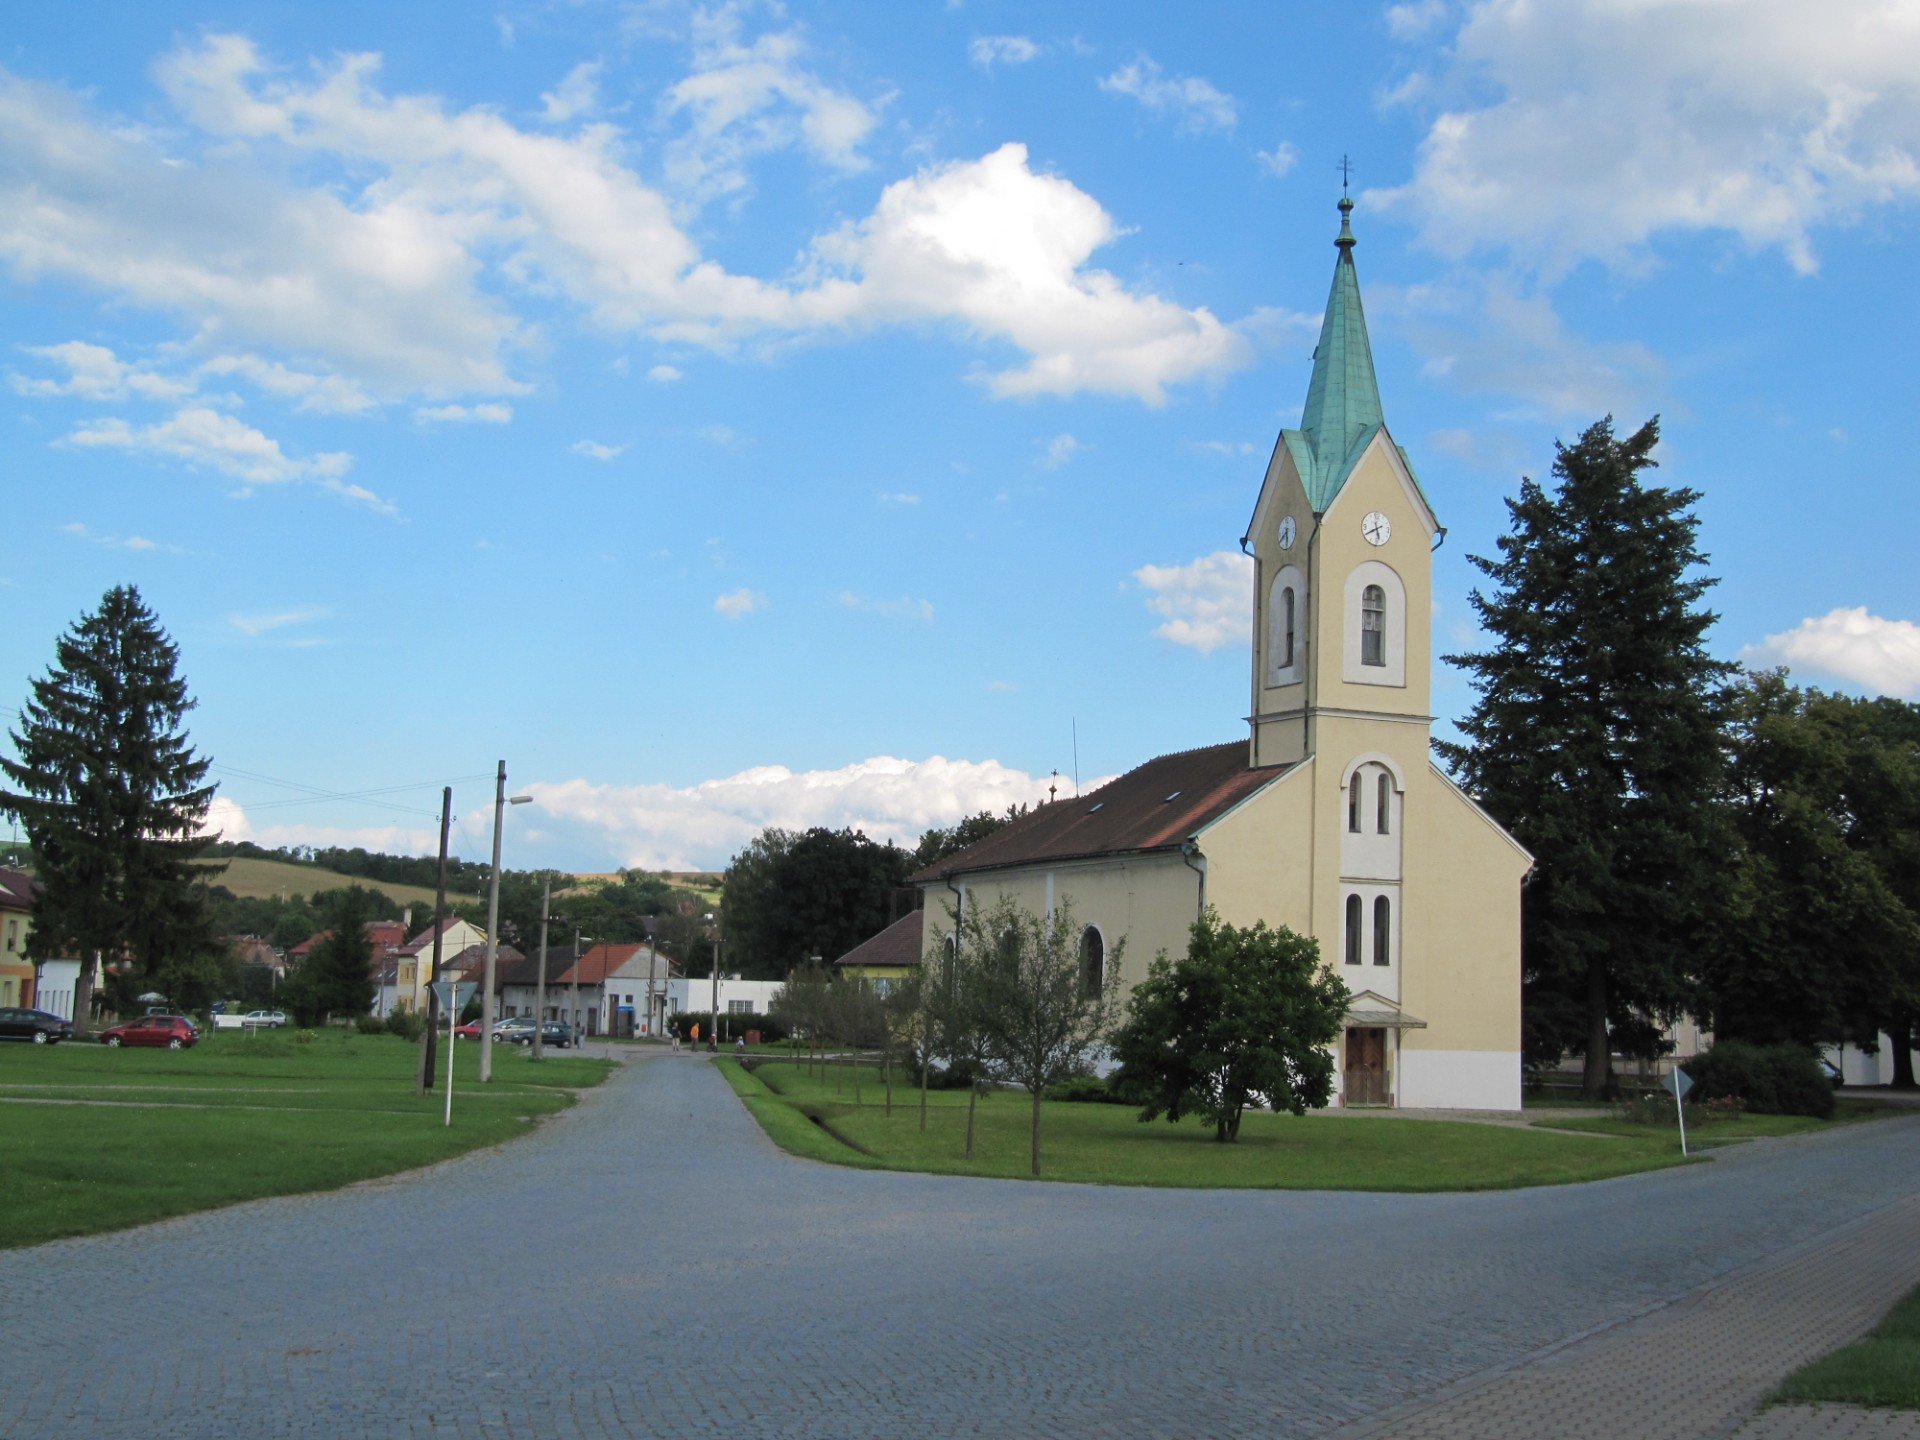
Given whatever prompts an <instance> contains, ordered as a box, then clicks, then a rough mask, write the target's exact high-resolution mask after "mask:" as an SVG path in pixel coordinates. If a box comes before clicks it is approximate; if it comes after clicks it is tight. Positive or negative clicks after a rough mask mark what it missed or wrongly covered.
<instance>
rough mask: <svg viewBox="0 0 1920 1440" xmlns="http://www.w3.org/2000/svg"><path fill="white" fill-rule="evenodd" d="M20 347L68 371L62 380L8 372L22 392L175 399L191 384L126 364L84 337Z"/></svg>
mask: <svg viewBox="0 0 1920 1440" xmlns="http://www.w3.org/2000/svg"><path fill="white" fill-rule="evenodd" d="M20 348H21V351H22V353H24V354H27V355H33V356H37V357H38V358H40V359H42V360H51V361H52V362H53V363H54V364H56V365H59V366H61V367H63V368H64V369H65V370H66V372H67V376H66V378H65V379H64V380H36V379H33V378H31V377H29V376H25V375H13V374H10V375H9V376H8V379H9V380H10V381H11V382H12V384H13V388H14V389H15V390H16V391H18V392H19V393H20V394H22V395H31V396H36V397H50V396H56V395H58V396H72V397H73V398H75V399H79V400H124V399H125V398H127V397H128V396H129V395H137V396H139V397H140V398H141V399H143V400H177V399H179V398H181V397H182V396H184V395H188V394H191V393H192V391H193V386H192V385H191V384H189V383H188V382H186V381H183V380H174V379H169V378H168V377H166V376H164V375H158V374H155V373H154V372H153V371H151V370H143V369H140V368H138V367H136V366H132V365H128V364H126V363H125V362H124V361H122V360H121V359H120V358H119V356H117V355H115V354H114V353H113V351H111V350H109V349H108V348H107V347H106V346H104V345H90V344H88V343H87V342H86V341H85V340H69V341H67V342H66V343H65V344H63V345H23V346H21V347H20Z"/></svg>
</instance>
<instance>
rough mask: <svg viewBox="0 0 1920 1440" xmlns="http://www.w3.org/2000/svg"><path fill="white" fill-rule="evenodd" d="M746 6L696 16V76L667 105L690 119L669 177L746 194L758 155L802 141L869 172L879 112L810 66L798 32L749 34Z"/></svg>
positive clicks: (687, 187) (678, 183)
mask: <svg viewBox="0 0 1920 1440" xmlns="http://www.w3.org/2000/svg"><path fill="white" fill-rule="evenodd" d="M744 9H745V7H743V6H741V5H738V4H721V5H714V6H710V7H707V8H703V9H700V10H697V11H695V12H694V17H693V27H692V34H693V73H692V74H690V75H688V76H687V77H686V79H684V80H681V81H680V82H679V83H678V84H676V85H674V86H672V87H671V88H670V89H669V90H668V91H667V93H666V95H665V96H664V97H663V98H662V101H661V109H662V111H663V112H664V113H665V114H666V115H668V116H671V117H683V118H685V119H686V120H687V121H688V122H689V129H688V131H687V133H686V134H684V135H682V136H680V137H679V138H677V139H675V140H673V141H671V142H669V143H668V145H667V148H666V168H667V175H668V178H669V179H670V180H671V181H672V182H673V183H674V185H675V187H676V188H678V189H680V190H682V191H684V192H685V193H687V194H689V195H691V196H693V197H694V198H695V199H697V200H708V199H712V198H714V197H716V196H723V195H738V194H740V193H742V192H744V191H745V190H746V189H747V188H748V184H749V182H748V179H747V166H748V164H749V163H750V162H751V161H752V160H754V159H755V158H756V157H758V156H761V155H765V154H769V153H772V152H774V151H777V150H785V149H789V148H792V147H794V146H796V145H797V146H799V147H801V148H802V149H804V150H806V151H807V152H808V153H809V154H811V155H812V156H813V157H814V158H815V159H817V160H819V161H822V162H823V163H825V164H827V165H831V166H833V167H834V168H836V169H839V170H843V171H852V170H862V169H865V168H866V165H867V161H866V157H864V156H863V155H861V153H860V146H861V144H862V143H863V142H864V141H865V140H866V138H867V136H868V134H869V133H871V131H872V130H873V127H874V124H875V120H876V117H875V115H874V112H873V110H872V109H871V108H870V107H869V106H867V105H866V104H865V103H864V102H862V101H860V100H856V99H855V98H854V97H853V96H851V95H848V94H846V93H845V92H844V91H840V90H836V89H834V88H833V87H832V86H830V85H828V84H826V83H825V82H824V81H822V80H821V79H820V78H819V76H817V75H815V74H814V73H813V72H812V71H810V70H808V69H806V68H805V67H804V65H803V64H802V63H801V62H802V60H803V58H804V57H805V55H806V52H807V47H806V42H805V41H804V40H803V39H802V38H801V34H800V31H799V30H798V29H797V28H794V29H788V30H782V31H771V32H768V33H767V34H764V35H761V36H758V37H757V38H755V39H753V40H751V41H749V40H747V39H746V38H745V36H744V34H743V30H742V26H741V16H742V14H743V12H744Z"/></svg>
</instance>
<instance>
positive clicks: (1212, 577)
mask: <svg viewBox="0 0 1920 1440" xmlns="http://www.w3.org/2000/svg"><path fill="white" fill-rule="evenodd" d="M1133 578H1134V582H1135V583H1136V584H1138V585H1139V586H1140V588H1141V589H1143V590H1145V591H1147V592H1148V599H1147V608H1148V609H1149V610H1151V611H1152V612H1153V613H1154V614H1156V615H1158V616H1160V617H1161V623H1160V625H1159V626H1158V628H1156V629H1155V630H1154V632H1153V633H1154V634H1156V635H1158V636H1160V637H1161V638H1162V639H1164V640H1171V641H1172V642H1173V643H1174V644H1176V645H1185V646H1188V647H1189V648H1191V649H1194V650H1198V651H1199V652H1200V653H1201V654H1202V655H1210V654H1212V653H1213V652H1214V651H1215V650H1218V649H1219V648H1220V647H1221V646H1222V645H1230V644H1240V645H1244V644H1246V643H1247V642H1248V640H1249V639H1250V637H1251V636H1252V633H1253V561H1252V560H1250V559H1248V558H1247V556H1245V555H1243V554H1241V552H1240V551H1238V550H1216V551H1214V552H1213V554H1211V555H1202V556H1201V557H1200V558H1199V559H1197V560H1193V561H1190V562H1188V563H1187V564H1185V565H1142V566H1141V567H1140V568H1139V569H1138V570H1136V571H1134V572H1133Z"/></svg>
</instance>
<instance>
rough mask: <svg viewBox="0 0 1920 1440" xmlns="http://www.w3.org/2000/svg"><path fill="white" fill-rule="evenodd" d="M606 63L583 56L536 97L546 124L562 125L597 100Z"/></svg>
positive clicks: (595, 103)
mask: <svg viewBox="0 0 1920 1440" xmlns="http://www.w3.org/2000/svg"><path fill="white" fill-rule="evenodd" d="M605 68H606V66H605V65H604V64H603V63H602V62H601V61H598V60H586V61H582V62H581V63H580V64H578V65H576V66H574V67H573V69H571V70H569V71H568V72H567V74H566V78H565V79H563V80H562V81H561V82H560V83H559V84H558V85H556V86H554V87H553V89H551V90H549V91H547V93H546V94H544V95H542V96H541V97H540V105H541V115H542V118H543V119H545V120H546V121H547V122H548V123H549V124H553V125H564V124H565V123H566V122H567V121H569V120H571V119H573V118H574V117H575V116H578V115H584V114H585V113H586V112H587V111H589V110H591V109H593V108H594V107H595V106H596V105H598V104H599V103H600V72H601V71H603V70H604V69H605Z"/></svg>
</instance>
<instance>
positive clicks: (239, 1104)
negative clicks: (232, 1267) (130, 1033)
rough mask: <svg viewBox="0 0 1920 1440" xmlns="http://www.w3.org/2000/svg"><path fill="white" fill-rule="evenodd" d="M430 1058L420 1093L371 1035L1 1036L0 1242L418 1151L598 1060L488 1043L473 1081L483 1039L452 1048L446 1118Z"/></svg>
mask: <svg viewBox="0 0 1920 1440" xmlns="http://www.w3.org/2000/svg"><path fill="white" fill-rule="evenodd" d="M501 1048H502V1049H504V1048H505V1047H501ZM441 1057H442V1063H441V1066H440V1067H438V1068H439V1074H438V1075H437V1076H436V1089H435V1090H434V1091H433V1092H430V1093H429V1094H426V1095H418V1094H415V1093H414V1074H415V1067H416V1066H417V1065H418V1062H419V1051H418V1050H417V1048H416V1047H415V1046H413V1045H411V1044H409V1043H407V1042H406V1041H403V1040H399V1039H397V1038H395V1037H392V1036H385V1035H379V1036H369V1035H342V1034H340V1033H337V1032H328V1033H325V1034H322V1035H320V1036H318V1037H316V1038H315V1039H314V1040H312V1041H311V1042H310V1043H306V1044H301V1043H298V1042H297V1041H295V1040H294V1039H293V1038H292V1037H291V1036H262V1037H258V1038H256V1039H252V1040H247V1039H243V1038H241V1037H237V1036H234V1037H229V1036H222V1037H220V1038H219V1039H218V1040H207V1041H203V1042H202V1043H201V1044H200V1045H198V1046H196V1047H194V1048H193V1049H191V1050H181V1051H169V1050H108V1049H106V1048H105V1047H103V1046H98V1045H85V1044H68V1045H56V1046H52V1047H41V1046H37V1045H36V1046H25V1045H20V1046H10V1047H7V1048H6V1050H5V1051H0V1156H3V1157H4V1163H3V1164H0V1214H5V1215H6V1216H7V1224H6V1225H5V1226H4V1227H0V1248H12V1247H15V1246H21V1245H34V1244H39V1243H41V1242H43V1241H47V1240H56V1239H62V1238H66V1237H71V1236H76V1235H92V1234H98V1233H100V1232H102V1231H107V1230H119V1229H124V1228H126V1227H127V1226H130V1225H142V1224H146V1223H147V1222H149V1221H152V1220H162V1219H166V1218H168V1217H171V1216H175V1215H186V1214H190V1213H192V1212H194V1211H197V1210H208V1209H213V1208H215V1207H217V1206H222V1205H231V1204H234V1203H236V1202H239V1201H242V1200H257V1199H262V1198H265V1197H267V1196H271V1195H294V1194H302V1193H307V1192H310V1191H316V1190H331V1189H335V1188H337V1187H338V1186H341V1185H347V1184H351V1183H353V1182H354V1181H357V1180H368V1179H373V1178H375V1177H378V1176H382V1175H392V1174H395V1173H397V1172H399V1171H402V1170H411V1169H415V1168H417V1167H419V1166H422V1165H431V1164H434V1163H436V1162H438V1161H441V1160H446V1159H450V1158H452V1157H453V1156H456V1155H461V1154H464V1153H466V1152H467V1151H470V1150H475V1149H478V1148H480V1147H482V1146H487V1145H494V1144H498V1143H499V1142H501V1141H503V1140H508V1139H511V1138H513V1137H514V1136H516V1135H521V1134H524V1133H525V1132H526V1130H527V1127H528V1124H529V1123H530V1122H531V1121H533V1120H537V1119H539V1118H540V1117H542V1116H545V1115H551V1114H553V1113H554V1112H556V1111H559V1110H563V1109H565V1108H566V1107H567V1106H569V1105H571V1104H572V1103H573V1099H574V1092H575V1091H577V1090H579V1089H582V1088H585V1087H587V1086H591V1085H596V1084H598V1083H599V1082H600V1081H601V1080H602V1079H604V1078H605V1076H606V1074H607V1073H608V1071H609V1070H610V1069H611V1068H612V1067H611V1063H610V1062H608V1061H604V1060H575V1059H569V1060H551V1059H549V1060H543V1061H542V1062H541V1063H540V1064H539V1065H534V1064H532V1063H531V1062H530V1061H529V1060H527V1059H526V1057H525V1056H523V1055H510V1056H509V1055H502V1054H500V1053H499V1051H498V1050H497V1051H496V1052H495V1064H494V1079H493V1081H492V1083H491V1084H489V1085H487V1086H485V1087H482V1086H481V1085H480V1083H479V1047H478V1046H476V1045H462V1046H460V1047H459V1048H458V1049H457V1050H456V1051H455V1055H454V1101H453V1125H452V1127H451V1128H448V1127H447V1126H446V1125H445V1124H444V1123H443V1115H444V1113H445V1105H446V1095H445V1092H444V1090H442V1089H439V1088H438V1087H439V1086H440V1085H442V1084H444V1082H445V1068H444V1064H445V1061H444V1057H445V1051H444V1050H442V1052H441ZM22 1102H56V1103H22ZM62 1102H64V1103H62ZM74 1102H93V1103H74ZM102 1102H105V1103H102Z"/></svg>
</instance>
